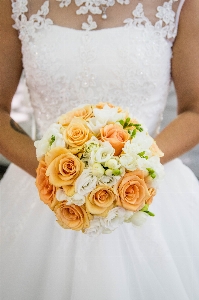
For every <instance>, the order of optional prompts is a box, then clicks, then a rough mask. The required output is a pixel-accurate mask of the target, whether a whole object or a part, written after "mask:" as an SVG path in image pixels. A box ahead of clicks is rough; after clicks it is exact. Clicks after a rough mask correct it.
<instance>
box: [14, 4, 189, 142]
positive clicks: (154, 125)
mask: <svg viewBox="0 0 199 300" xmlns="http://www.w3.org/2000/svg"><path fill="white" fill-rule="evenodd" d="M59 2H60V3H61V4H62V6H64V3H65V2H66V1H63V0H62V1H59ZM84 2H86V1H84ZM176 2H178V3H179V6H178V11H177V14H176V13H175V12H174V10H173V5H174V4H175V3H176ZM183 2H184V0H182V1H179V0H170V1H166V2H164V3H163V5H162V6H158V7H157V13H156V18H157V21H156V22H155V23H154V24H153V23H152V22H151V21H150V20H149V18H148V17H147V16H146V14H145V11H144V5H143V4H141V3H138V4H137V6H136V7H135V9H134V10H133V12H132V17H131V18H127V19H125V20H124V24H123V25H122V26H120V27H114V28H106V29H101V30H98V29H97V24H96V22H95V20H94V17H93V16H92V15H89V16H88V18H87V22H83V24H82V30H76V29H72V28H68V27H64V26H60V25H57V24H54V22H53V20H52V19H51V18H49V17H48V15H49V10H50V5H49V4H50V3H49V1H45V2H44V3H43V5H42V6H41V8H40V9H39V10H38V12H37V13H36V14H31V15H30V16H29V15H28V1H27V0H12V7H13V15H12V17H13V19H14V20H15V25H14V27H15V28H16V29H18V30H19V38H20V39H21V41H22V53H23V65H24V69H25V74H26V80H27V85H28V88H29V92H30V98H31V103H32V106H33V109H34V114H35V120H36V125H37V137H39V136H41V134H42V133H43V132H44V131H45V130H46V128H47V127H48V126H49V125H50V124H51V123H52V122H54V121H56V119H57V117H58V116H59V115H61V114H63V113H64V112H66V111H67V110H71V109H73V108H74V107H76V106H79V105H83V104H85V103H97V102H101V101H102V102H105V101H108V102H112V103H114V104H116V105H121V106H123V107H128V108H129V110H130V111H131V114H132V115H134V116H135V117H137V118H139V119H140V120H141V121H143V122H144V123H145V124H146V126H147V127H148V129H149V131H150V133H151V134H153V135H154V134H155V132H156V131H157V130H158V126H159V123H160V121H161V115H162V112H163V110H164V107H165V102H166V98H167V94H168V87H169V83H170V62H171V58H172V43H173V41H174V39H175V37H176V34H177V24H178V18H179V12H180V9H181V7H182V4H183Z"/></svg>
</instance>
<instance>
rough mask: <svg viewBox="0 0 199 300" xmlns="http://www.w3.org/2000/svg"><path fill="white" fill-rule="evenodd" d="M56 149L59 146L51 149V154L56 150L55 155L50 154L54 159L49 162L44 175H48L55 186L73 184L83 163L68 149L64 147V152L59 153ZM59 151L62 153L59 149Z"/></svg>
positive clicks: (80, 171)
mask: <svg viewBox="0 0 199 300" xmlns="http://www.w3.org/2000/svg"><path fill="white" fill-rule="evenodd" d="M57 149H60V148H54V149H53V151H52V152H53V154H54V153H55V152H56V157H55V155H52V156H53V157H54V159H53V160H52V161H51V162H50V164H49V166H48V168H47V171H46V175H47V176H49V181H50V183H51V184H53V185H54V186H56V187H61V186H65V185H68V186H71V185H74V183H75V181H76V179H77V178H78V177H79V176H80V174H81V173H82V171H83V169H84V163H83V162H82V161H81V160H80V159H79V158H78V157H77V156H75V155H73V154H72V153H71V152H70V151H69V150H67V149H64V150H65V151H64V152H65V153H64V154H60V155H59V151H57ZM50 152H51V151H50ZM60 153H62V150H61V149H60ZM49 156H50V154H49Z"/></svg>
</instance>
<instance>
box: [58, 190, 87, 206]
mask: <svg viewBox="0 0 199 300" xmlns="http://www.w3.org/2000/svg"><path fill="white" fill-rule="evenodd" d="M56 199H57V200H58V201H67V204H68V205H71V204H76V205H78V206H81V205H83V204H84V203H85V201H86V200H85V197H84V196H82V195H79V194H77V193H76V194H74V195H73V196H72V197H68V196H67V195H66V194H65V192H64V190H62V189H58V190H57V192H56Z"/></svg>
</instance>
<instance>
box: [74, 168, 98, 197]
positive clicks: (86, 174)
mask: <svg viewBox="0 0 199 300" xmlns="http://www.w3.org/2000/svg"><path fill="white" fill-rule="evenodd" d="M96 185H97V177H96V176H94V175H93V174H92V170H91V169H89V168H88V169H84V170H83V172H82V174H81V175H80V176H79V177H78V178H77V180H76V182H75V192H76V193H78V194H79V195H82V196H85V195H87V194H88V193H90V192H91V191H92V190H93V189H95V187H96Z"/></svg>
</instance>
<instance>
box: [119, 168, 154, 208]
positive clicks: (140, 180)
mask: <svg viewBox="0 0 199 300" xmlns="http://www.w3.org/2000/svg"><path fill="white" fill-rule="evenodd" d="M118 194H119V197H118V201H117V205H118V206H122V207H124V208H125V209H127V210H130V211H134V212H135V211H138V210H140V209H142V207H143V206H144V205H145V202H146V201H147V199H148V198H149V197H150V194H149V191H148V188H147V186H146V183H145V181H144V172H143V171H141V170H135V171H133V172H128V173H126V174H125V175H124V176H123V177H122V178H121V180H120V181H119V183H118Z"/></svg>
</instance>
